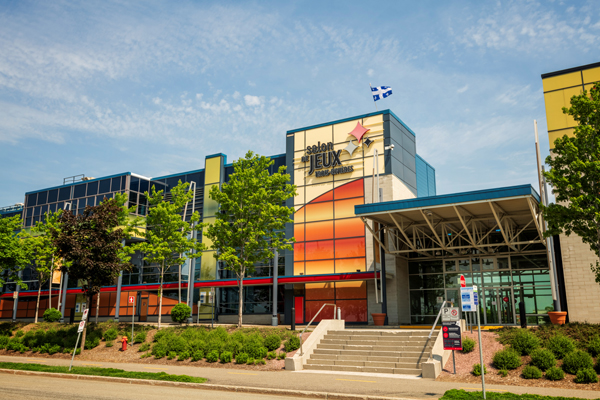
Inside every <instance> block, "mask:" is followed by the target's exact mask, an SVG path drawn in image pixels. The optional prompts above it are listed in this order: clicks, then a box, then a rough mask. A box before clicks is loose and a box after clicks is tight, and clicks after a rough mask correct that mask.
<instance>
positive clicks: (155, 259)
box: [132, 181, 206, 329]
mask: <svg viewBox="0 0 600 400" xmlns="http://www.w3.org/2000/svg"><path fill="white" fill-rule="evenodd" d="M188 186H189V183H187V182H186V183H181V181H179V184H178V185H177V186H175V187H174V188H172V189H171V192H170V193H171V199H172V201H168V200H166V199H165V194H164V191H162V190H159V191H158V192H157V191H156V188H155V187H154V186H152V194H151V195H149V194H148V192H146V193H145V195H146V197H147V198H148V203H149V205H150V207H149V209H148V216H147V217H146V230H145V231H144V232H142V234H141V235H142V236H143V237H144V239H145V242H141V243H136V244H134V245H132V249H135V250H139V251H141V252H142V253H143V254H144V260H145V261H147V262H149V263H151V264H156V265H158V266H159V267H158V268H159V269H160V288H159V291H158V328H159V329H160V324H161V320H162V300H163V284H164V275H165V270H166V268H169V267H171V266H173V265H180V264H183V263H184V262H185V260H186V259H192V258H197V257H200V256H201V255H202V252H203V251H204V250H206V246H205V245H204V244H203V243H201V242H199V241H198V240H197V239H196V238H194V237H193V235H192V233H193V231H194V230H195V229H199V228H201V227H202V224H198V221H199V220H200V214H198V212H197V211H195V212H194V213H193V214H192V215H191V216H190V220H189V221H184V220H183V218H182V215H181V213H182V211H183V209H184V207H185V206H186V204H187V203H188V202H189V201H190V200H192V198H193V196H194V193H192V192H191V191H186V189H187V187H188ZM179 278H180V279H181V276H180V277H179ZM188 290H193V288H188Z"/></svg>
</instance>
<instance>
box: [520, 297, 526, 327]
mask: <svg viewBox="0 0 600 400" xmlns="http://www.w3.org/2000/svg"><path fill="white" fill-rule="evenodd" d="M519 317H520V318H521V328H527V314H526V313H525V302H524V301H521V302H519Z"/></svg>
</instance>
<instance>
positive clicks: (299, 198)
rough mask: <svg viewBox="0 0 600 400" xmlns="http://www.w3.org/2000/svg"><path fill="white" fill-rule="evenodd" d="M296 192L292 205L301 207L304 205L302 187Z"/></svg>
mask: <svg viewBox="0 0 600 400" xmlns="http://www.w3.org/2000/svg"><path fill="white" fill-rule="evenodd" d="M296 192H297V193H298V194H297V195H296V197H294V205H302V204H304V203H305V201H304V186H302V187H297V188H296Z"/></svg>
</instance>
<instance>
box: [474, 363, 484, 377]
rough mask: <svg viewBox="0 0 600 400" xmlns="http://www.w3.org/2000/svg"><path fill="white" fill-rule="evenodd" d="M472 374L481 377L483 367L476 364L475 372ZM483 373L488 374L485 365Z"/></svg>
mask: <svg viewBox="0 0 600 400" xmlns="http://www.w3.org/2000/svg"><path fill="white" fill-rule="evenodd" d="M471 373H472V374H473V375H475V376H481V365H480V364H474V365H473V371H471ZM483 373H484V374H487V373H488V372H487V367H486V366H485V365H484V366H483Z"/></svg>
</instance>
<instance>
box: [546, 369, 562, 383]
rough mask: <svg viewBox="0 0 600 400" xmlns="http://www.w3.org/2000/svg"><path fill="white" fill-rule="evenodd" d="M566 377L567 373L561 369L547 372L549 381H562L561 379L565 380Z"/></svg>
mask: <svg viewBox="0 0 600 400" xmlns="http://www.w3.org/2000/svg"><path fill="white" fill-rule="evenodd" d="M564 377H565V373H564V371H563V370H562V369H560V368H559V367H552V368H548V370H547V371H546V379H548V380H551V381H560V380H561V379H564Z"/></svg>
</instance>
